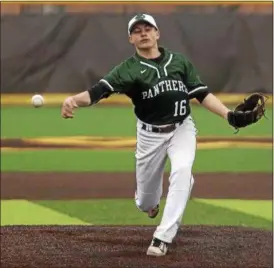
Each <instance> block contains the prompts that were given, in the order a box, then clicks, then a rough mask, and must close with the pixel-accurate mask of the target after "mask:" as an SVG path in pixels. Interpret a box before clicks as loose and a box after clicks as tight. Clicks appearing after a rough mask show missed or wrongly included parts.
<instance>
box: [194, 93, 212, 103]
mask: <svg viewBox="0 0 274 268" xmlns="http://www.w3.org/2000/svg"><path fill="white" fill-rule="evenodd" d="M208 94H209V91H208V90H207V91H200V92H199V93H197V95H196V96H195V98H196V100H197V101H199V102H200V103H202V102H203V100H204V99H205V97H206V96H207V95H208Z"/></svg>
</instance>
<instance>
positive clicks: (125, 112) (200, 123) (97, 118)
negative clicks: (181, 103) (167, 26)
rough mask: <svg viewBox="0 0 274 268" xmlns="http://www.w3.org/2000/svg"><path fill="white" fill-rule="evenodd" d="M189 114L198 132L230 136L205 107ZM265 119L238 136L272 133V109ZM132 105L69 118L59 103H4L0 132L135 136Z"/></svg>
mask: <svg viewBox="0 0 274 268" xmlns="http://www.w3.org/2000/svg"><path fill="white" fill-rule="evenodd" d="M192 109H193V118H194V120H195V121H196V125H197V128H198V130H199V135H200V136H212V135H214V136H230V135H233V132H234V131H233V129H232V128H231V127H230V126H229V125H228V123H227V122H226V121H225V120H223V119H222V118H220V117H218V116H216V115H214V114H212V113H211V112H209V111H207V110H206V109H205V108H203V107H200V106H193V108H192ZM267 115H268V117H269V120H267V119H263V120H262V121H260V122H258V123H257V124H256V125H252V126H249V127H248V128H245V129H242V130H241V131H240V132H239V133H238V136H253V135H258V136H272V109H270V108H268V113H267ZM135 124H136V120H135V115H134V113H133V108H132V107H127V106H123V107H106V106H94V107H89V108H82V109H79V110H77V111H76V117H75V118H74V119H72V120H70V119H69V120H65V119H62V118H61V116H60V107H43V108H40V109H34V108H32V107H21V106H4V107H2V108H1V136H2V137H6V138H20V137H38V136H77V135H81V136H89V135H90V136H135V130H136V128H135Z"/></svg>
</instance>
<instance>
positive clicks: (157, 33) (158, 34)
mask: <svg viewBox="0 0 274 268" xmlns="http://www.w3.org/2000/svg"><path fill="white" fill-rule="evenodd" d="M156 39H157V40H159V39H160V31H159V30H158V31H156Z"/></svg>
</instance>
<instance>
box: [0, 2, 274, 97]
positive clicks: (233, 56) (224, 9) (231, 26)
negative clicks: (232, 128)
mask: <svg viewBox="0 0 274 268" xmlns="http://www.w3.org/2000/svg"><path fill="white" fill-rule="evenodd" d="M152 6H153V12H152ZM255 7H256V8H255ZM83 9H84V10H85V12H83ZM141 10H144V11H145V12H149V13H151V14H152V15H154V16H155V18H156V20H157V22H158V25H159V27H160V30H161V45H164V46H166V47H168V48H169V49H171V50H175V51H179V52H182V53H184V54H185V55H186V56H187V57H188V58H190V59H191V61H192V62H193V63H194V65H195V66H196V68H197V69H198V71H199V73H200V76H201V77H202V79H203V80H204V82H205V83H206V84H208V85H209V87H210V88H211V90H212V91H213V92H224V93H230V92H233V93H235V92H241V93H247V92H253V91H257V90H260V91H262V92H266V93H271V92H272V74H273V67H272V59H273V54H272V53H273V52H272V49H273V38H272V36H273V27H272V14H271V12H270V10H271V11H272V9H271V6H269V5H253V6H252V5H246V6H244V5H242V6H241V5H240V6H236V5H235V6H225V5H212V6H205V5H204V6H201V5H200V6H191V5H190V6H183V5H167V4H165V5H157V8H156V6H155V5H144V4H143V5H125V4H121V5H92V4H89V5H88V6H85V5H75V4H74V5H60V6H51V7H50V6H47V7H46V6H43V5H29V6H28V5H16V4H14V5H12V4H6V5H1V15H2V16H1V31H2V41H1V43H2V45H1V66H2V69H1V78H2V79H1V92H5V93H18V92H20V93H22V92H49V93H51V92H78V91H81V90H83V89H85V88H87V87H89V86H91V85H92V84H94V83H95V82H97V81H98V79H100V78H101V77H102V76H103V75H105V74H106V73H107V72H108V71H109V70H110V69H111V68H112V67H114V66H115V65H116V64H118V63H119V62H120V61H122V60H123V59H125V58H127V57H128V56H130V55H132V54H133V53H134V50H133V48H132V47H131V46H130V45H129V43H128V41H127V39H128V37H127V30H126V28H127V23H128V20H129V19H130V17H131V16H132V14H133V13H135V12H140V11H141ZM42 14H44V15H42Z"/></svg>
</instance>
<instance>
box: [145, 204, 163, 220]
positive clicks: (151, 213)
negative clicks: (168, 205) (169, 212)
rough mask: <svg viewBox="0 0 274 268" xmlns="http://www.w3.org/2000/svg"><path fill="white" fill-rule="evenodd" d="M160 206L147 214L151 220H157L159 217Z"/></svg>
mask: <svg viewBox="0 0 274 268" xmlns="http://www.w3.org/2000/svg"><path fill="white" fill-rule="evenodd" d="M159 207H160V206H159V204H158V205H157V206H156V207H155V208H153V209H150V210H149V211H148V212H147V215H148V217H150V218H151V219H153V218H155V217H156V216H157V215H158V213H159Z"/></svg>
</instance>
